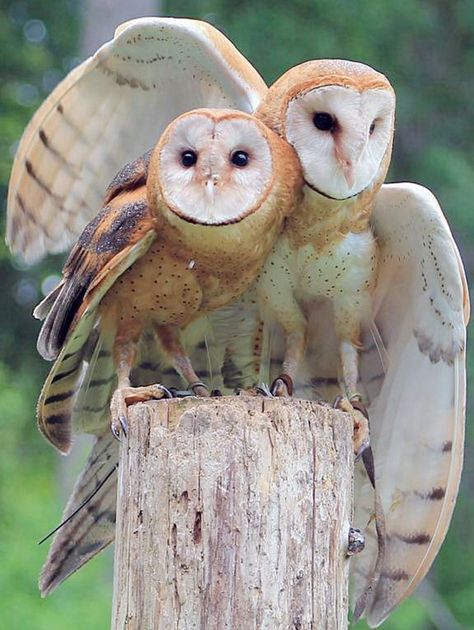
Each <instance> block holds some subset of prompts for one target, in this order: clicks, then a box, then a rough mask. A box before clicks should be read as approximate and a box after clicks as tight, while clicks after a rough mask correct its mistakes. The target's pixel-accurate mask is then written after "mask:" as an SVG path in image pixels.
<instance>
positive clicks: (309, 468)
mask: <svg viewBox="0 0 474 630" xmlns="http://www.w3.org/2000/svg"><path fill="white" fill-rule="evenodd" d="M129 416H130V417H129V420H130V427H129V435H128V440H124V441H123V444H122V450H121V459H120V470H119V490H118V511H117V534H116V543H115V575H114V604H113V612H112V615H113V620H112V627H113V629H114V630H123V629H125V628H126V629H127V630H132V629H133V630H152V629H153V630H155V629H159V630H165V629H166V630H174V629H179V630H190V629H194V628H196V629H206V630H222V629H225V628H229V629H236V630H237V629H242V630H250V629H253V628H255V629H261V628H263V629H267V628H268V629H270V628H271V629H272V630H273V629H281V630H287V629H289V628H295V629H301V630H303V629H306V628H314V629H318V630H319V629H322V628H325V629H328V630H329V629H330V630H335V629H338V630H339V629H341V628H347V609H348V586H347V585H348V560H347V559H346V557H345V551H346V548H347V537H348V529H349V525H350V517H351V505H352V466H353V457H352V425H351V423H350V422H349V420H348V416H347V415H346V414H343V413H341V412H338V411H334V410H332V409H329V408H327V407H322V406H320V405H317V404H316V403H310V402H307V401H286V400H274V399H273V400H271V399H262V398H252V397H232V398H221V399H213V400H209V399H207V400H206V399H201V400H197V399H195V398H193V399H186V400H181V401H176V400H173V401H170V402H161V401H160V402H153V403H147V404H142V405H136V406H135V407H133V408H131V409H130V414H129Z"/></svg>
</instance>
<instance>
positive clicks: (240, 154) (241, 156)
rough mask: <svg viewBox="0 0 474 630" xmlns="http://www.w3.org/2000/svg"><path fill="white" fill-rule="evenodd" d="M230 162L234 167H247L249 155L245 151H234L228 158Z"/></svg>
mask: <svg viewBox="0 0 474 630" xmlns="http://www.w3.org/2000/svg"><path fill="white" fill-rule="evenodd" d="M230 161H231V162H232V164H235V166H240V167H243V166H247V164H248V163H249V154H248V153H247V152H246V151H234V153H232V155H231V156H230Z"/></svg>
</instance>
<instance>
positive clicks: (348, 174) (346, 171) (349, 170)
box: [339, 159, 355, 188]
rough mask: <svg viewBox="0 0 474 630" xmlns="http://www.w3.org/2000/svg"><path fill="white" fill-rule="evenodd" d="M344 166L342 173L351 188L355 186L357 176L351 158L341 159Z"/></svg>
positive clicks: (342, 166) (340, 161)
mask: <svg viewBox="0 0 474 630" xmlns="http://www.w3.org/2000/svg"><path fill="white" fill-rule="evenodd" d="M339 163H340V164H341V168H342V174H343V175H344V179H345V180H346V183H347V185H348V186H349V188H352V187H353V186H354V182H355V176H354V164H353V162H352V161H351V160H346V159H342V160H339Z"/></svg>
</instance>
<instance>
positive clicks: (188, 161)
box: [181, 151, 198, 168]
mask: <svg viewBox="0 0 474 630" xmlns="http://www.w3.org/2000/svg"><path fill="white" fill-rule="evenodd" d="M197 159H198V156H197V153H196V152H195V151H183V152H182V153H181V164H182V165H183V166H184V168H189V167H190V166H194V165H195V164H196V162H197Z"/></svg>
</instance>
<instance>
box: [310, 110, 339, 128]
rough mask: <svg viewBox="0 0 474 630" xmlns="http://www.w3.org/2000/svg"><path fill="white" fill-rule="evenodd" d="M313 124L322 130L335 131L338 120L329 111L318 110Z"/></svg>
mask: <svg viewBox="0 0 474 630" xmlns="http://www.w3.org/2000/svg"><path fill="white" fill-rule="evenodd" d="M313 125H314V126H315V127H316V129H320V130H321V131H333V130H334V129H335V128H336V127H337V121H336V119H335V118H334V116H331V114H328V113H327V112H316V113H315V114H314V116H313Z"/></svg>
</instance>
